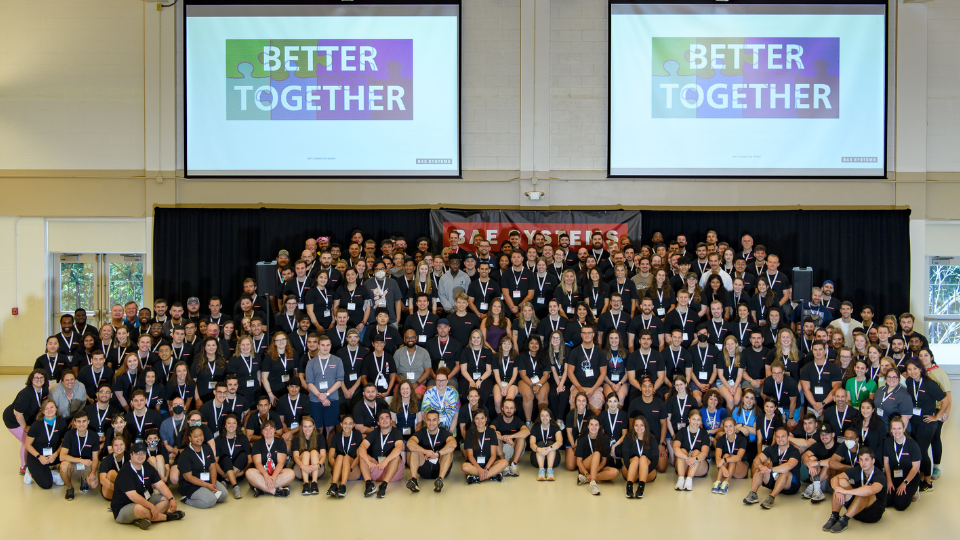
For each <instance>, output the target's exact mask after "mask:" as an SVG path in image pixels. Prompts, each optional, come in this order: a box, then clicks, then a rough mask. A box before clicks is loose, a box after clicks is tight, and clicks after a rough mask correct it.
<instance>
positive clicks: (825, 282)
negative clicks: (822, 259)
mask: <svg viewBox="0 0 960 540" xmlns="http://www.w3.org/2000/svg"><path fill="white" fill-rule="evenodd" d="M827 283H829V284H831V285H833V286H834V287H836V286H837V285H836V284H835V283H834V282H832V281H830V280H829V279H828V280H826V281H824V282H823V285H826V284H827ZM823 285H821V287H822V286H823Z"/></svg>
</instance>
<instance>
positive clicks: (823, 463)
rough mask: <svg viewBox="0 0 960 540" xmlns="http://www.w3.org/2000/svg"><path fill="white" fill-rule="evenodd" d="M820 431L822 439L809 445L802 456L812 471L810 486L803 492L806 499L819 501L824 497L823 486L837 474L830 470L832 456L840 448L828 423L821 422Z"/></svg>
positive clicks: (808, 468) (801, 458)
mask: <svg viewBox="0 0 960 540" xmlns="http://www.w3.org/2000/svg"><path fill="white" fill-rule="evenodd" d="M818 432H819V433H820V440H819V441H817V442H815V443H813V444H811V445H810V446H809V447H807V450H806V452H804V453H803V454H802V455H801V456H800V460H801V461H802V462H803V464H804V465H806V467H807V471H808V472H809V473H810V480H811V483H810V486H809V487H808V488H807V489H806V490H805V491H804V492H803V494H802V497H803V498H804V499H810V500H811V501H812V502H819V501H822V500H823V499H824V495H823V490H822V489H821V486H822V485H823V484H824V483H825V482H829V481H830V478H831V477H832V476H833V475H834V474H836V472H835V471H834V472H832V471H831V470H830V458H831V457H833V454H835V453H836V452H837V450H839V449H840V447H839V446H837V443H836V441H834V437H835V436H834V434H833V430H832V429H831V428H830V426H828V425H827V424H821V425H820V427H819V429H818Z"/></svg>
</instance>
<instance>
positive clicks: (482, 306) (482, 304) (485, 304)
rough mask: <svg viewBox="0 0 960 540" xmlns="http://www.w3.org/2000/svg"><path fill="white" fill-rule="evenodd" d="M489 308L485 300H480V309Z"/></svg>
mask: <svg viewBox="0 0 960 540" xmlns="http://www.w3.org/2000/svg"><path fill="white" fill-rule="evenodd" d="M488 309H490V305H489V304H487V303H486V302H480V311H486V310H488Z"/></svg>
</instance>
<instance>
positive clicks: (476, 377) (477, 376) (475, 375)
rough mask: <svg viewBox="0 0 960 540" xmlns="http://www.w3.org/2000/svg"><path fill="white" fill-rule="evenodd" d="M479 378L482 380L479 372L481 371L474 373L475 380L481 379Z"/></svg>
mask: <svg viewBox="0 0 960 540" xmlns="http://www.w3.org/2000/svg"><path fill="white" fill-rule="evenodd" d="M479 378H480V372H479V371H474V372H473V380H475V381H476V380H477V379H479Z"/></svg>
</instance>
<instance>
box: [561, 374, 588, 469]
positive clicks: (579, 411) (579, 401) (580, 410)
mask: <svg viewBox="0 0 960 540" xmlns="http://www.w3.org/2000/svg"><path fill="white" fill-rule="evenodd" d="M588 404H589V400H588V399H587V395H586V394H584V393H583V392H580V393H579V394H577V396H576V397H575V398H574V402H573V409H570V412H569V413H567V422H566V423H565V424H564V428H565V429H564V431H565V432H566V437H565V439H564V441H565V444H564V445H565V446H566V448H567V452H566V454H567V456H566V458H567V459H566V465H567V470H568V471H575V470H577V455H576V453H577V441H578V440H580V436H581V435H583V434H584V433H585V432H586V428H585V426H586V424H587V420H589V419H590V417H591V416H592V413H591V412H590V409H589V408H588V407H587V406H588Z"/></svg>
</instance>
